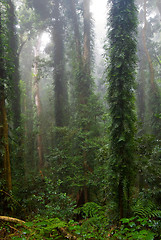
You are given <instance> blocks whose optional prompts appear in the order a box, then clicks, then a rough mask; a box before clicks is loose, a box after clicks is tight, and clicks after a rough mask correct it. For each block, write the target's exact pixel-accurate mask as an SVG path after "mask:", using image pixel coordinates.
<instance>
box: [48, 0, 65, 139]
mask: <svg viewBox="0 0 161 240" xmlns="http://www.w3.org/2000/svg"><path fill="white" fill-rule="evenodd" d="M53 18H54V19H55V21H54V22H53V31H52V36H53V42H54V94H55V96H54V97H55V125H56V127H64V126H66V125H67V124H68V111H67V105H68V104H67V101H68V94H67V83H66V79H65V61H64V42H63V41H64V39H63V34H64V33H63V22H62V19H61V13H60V3H59V1H58V0H54V6H53ZM57 137H58V136H57Z"/></svg>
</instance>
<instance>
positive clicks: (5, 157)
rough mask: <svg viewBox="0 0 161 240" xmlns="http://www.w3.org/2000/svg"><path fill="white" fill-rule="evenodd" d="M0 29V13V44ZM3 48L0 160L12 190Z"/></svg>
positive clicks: (0, 49) (0, 53)
mask: <svg viewBox="0 0 161 240" xmlns="http://www.w3.org/2000/svg"><path fill="white" fill-rule="evenodd" d="M2 34H3V32H2V27H1V13H0V42H1V40H2ZM3 53H4V52H3V46H2V44H1V45H0V147H2V149H1V151H0V158H1V159H2V162H3V165H2V166H3V168H4V176H5V180H6V185H7V188H8V190H11V189H12V180H11V165H10V154H9V141H8V122H7V113H6V106H5V92H4V91H5V89H4V83H3V81H4V79H5V70H4V59H3Z"/></svg>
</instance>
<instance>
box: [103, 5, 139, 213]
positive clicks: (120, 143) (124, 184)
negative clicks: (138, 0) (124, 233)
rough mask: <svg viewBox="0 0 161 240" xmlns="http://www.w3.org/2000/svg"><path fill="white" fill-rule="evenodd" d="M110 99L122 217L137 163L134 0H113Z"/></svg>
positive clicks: (113, 166) (113, 182)
mask: <svg viewBox="0 0 161 240" xmlns="http://www.w3.org/2000/svg"><path fill="white" fill-rule="evenodd" d="M110 2H111V10H110V32H109V41H110V65H109V72H108V83H109V90H108V101H109V110H110V115H111V127H110V160H109V181H110V191H111V194H112V198H113V200H114V203H115V206H116V212H117V213H119V216H120V218H122V217H124V216H127V215H128V213H129V210H130V196H131V186H132V176H133V171H134V169H133V166H134V133H135V127H134V125H135V120H136V119H135V112H134V109H135V107H134V85H135V84H134V82H135V81H134V79H135V76H134V74H135V63H136V27H137V15H136V6H135V1H134V0H117V1H116V0H111V1H110Z"/></svg>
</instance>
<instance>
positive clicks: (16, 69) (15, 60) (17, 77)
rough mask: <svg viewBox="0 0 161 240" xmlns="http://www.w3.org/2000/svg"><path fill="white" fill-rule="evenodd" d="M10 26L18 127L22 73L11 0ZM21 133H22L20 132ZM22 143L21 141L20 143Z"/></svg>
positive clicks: (13, 104) (14, 105)
mask: <svg viewBox="0 0 161 240" xmlns="http://www.w3.org/2000/svg"><path fill="white" fill-rule="evenodd" d="M8 16H9V21H8V28H9V47H10V50H11V52H10V57H11V61H12V64H13V73H12V77H11V78H12V79H11V80H12V86H13V96H12V110H13V128H14V130H16V129H18V127H20V125H21V106H20V88H19V82H20V75H19V56H18V39H17V34H16V28H15V24H16V19H15V11H14V5H13V2H12V1H11V0H9V5H8ZM19 134H20V133H19ZM19 139H21V137H19ZM19 144H21V143H19Z"/></svg>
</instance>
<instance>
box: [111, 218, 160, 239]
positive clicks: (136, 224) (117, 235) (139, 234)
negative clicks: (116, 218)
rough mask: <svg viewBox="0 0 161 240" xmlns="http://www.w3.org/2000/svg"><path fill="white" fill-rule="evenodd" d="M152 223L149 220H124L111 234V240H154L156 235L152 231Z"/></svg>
mask: <svg viewBox="0 0 161 240" xmlns="http://www.w3.org/2000/svg"><path fill="white" fill-rule="evenodd" d="M151 226H152V223H151V222H150V221H148V218H135V217H132V218H123V219H121V226H120V227H119V228H118V229H116V230H114V231H113V232H112V233H111V237H110V239H145V240H153V239H155V236H156V234H155V233H154V232H152V231H151Z"/></svg>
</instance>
